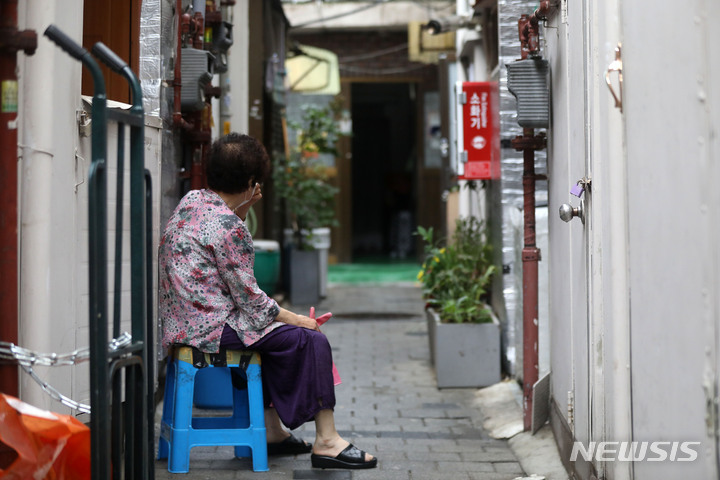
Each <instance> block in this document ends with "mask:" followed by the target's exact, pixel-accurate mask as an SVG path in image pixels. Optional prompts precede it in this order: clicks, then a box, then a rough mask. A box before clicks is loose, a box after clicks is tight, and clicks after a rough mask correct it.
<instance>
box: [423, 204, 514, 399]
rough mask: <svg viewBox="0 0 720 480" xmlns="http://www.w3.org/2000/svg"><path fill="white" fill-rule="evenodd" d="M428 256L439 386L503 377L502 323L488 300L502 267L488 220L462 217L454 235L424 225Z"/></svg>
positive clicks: (427, 291) (427, 294)
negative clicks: (439, 234)
mask: <svg viewBox="0 0 720 480" xmlns="http://www.w3.org/2000/svg"><path fill="white" fill-rule="evenodd" d="M417 234H418V235H419V236H420V237H421V238H422V239H423V241H424V243H425V259H424V262H423V265H422V269H421V270H420V272H419V273H418V280H420V281H421V282H422V285H423V297H424V299H425V301H426V314H427V319H428V334H429V338H430V352H431V360H432V362H433V364H434V365H435V370H436V374H437V384H438V387H441V388H442V387H481V386H487V385H491V384H493V383H496V382H498V381H499V380H500V324H499V321H498V320H497V317H496V316H495V315H494V314H493V312H492V309H491V308H490V306H489V305H488V301H489V295H490V291H489V287H490V284H491V280H492V276H493V275H494V274H495V271H496V268H495V266H494V265H493V264H492V255H491V254H492V247H491V245H490V244H489V243H488V242H487V234H486V230H485V226H484V224H483V223H482V222H481V221H480V220H478V219H477V218H475V217H469V218H462V219H458V220H457V223H456V230H455V233H454V234H453V236H452V238H451V240H450V241H445V242H443V241H439V240H436V239H435V238H434V231H433V229H432V228H429V229H425V228H423V227H418V229H417Z"/></svg>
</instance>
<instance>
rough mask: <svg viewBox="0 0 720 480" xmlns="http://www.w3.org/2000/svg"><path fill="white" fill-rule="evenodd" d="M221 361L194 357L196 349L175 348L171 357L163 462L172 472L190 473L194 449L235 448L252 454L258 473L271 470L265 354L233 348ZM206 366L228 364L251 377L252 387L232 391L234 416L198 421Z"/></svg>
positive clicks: (161, 449)
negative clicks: (197, 389) (195, 412)
mask: <svg viewBox="0 0 720 480" xmlns="http://www.w3.org/2000/svg"><path fill="white" fill-rule="evenodd" d="M217 357H218V356H217V355H214V356H211V355H210V354H207V353H206V354H202V353H200V352H199V351H198V350H195V357H194V358H193V348H192V347H175V348H174V349H173V350H172V352H171V354H170V355H169V356H168V366H167V375H166V377H165V396H164V402H163V415H162V422H161V425H160V441H159V448H158V459H161V458H167V459H168V471H169V472H171V473H187V472H188V471H189V470H190V449H191V448H192V447H199V446H208V445H233V446H235V456H236V457H250V456H251V457H252V462H253V470H254V471H256V472H266V471H268V458H267V438H266V434H265V412H264V405H263V394H262V380H261V378H262V377H261V373H260V354H259V353H257V352H253V351H250V350H247V351H243V350H227V351H226V352H225V356H224V357H225V358H223V359H221V360H220V361H219V362H218V358H217ZM195 365H198V366H197V367H196V366H195ZM205 365H207V367H208V368H214V367H213V365H216V366H227V367H229V368H230V369H231V370H232V371H234V372H235V373H238V374H240V375H241V376H242V377H243V378H245V379H246V381H247V388H246V389H240V388H233V389H232V390H233V414H232V416H230V417H199V418H193V416H192V409H193V389H194V382H195V374H196V373H197V372H198V370H199V367H200V366H205Z"/></svg>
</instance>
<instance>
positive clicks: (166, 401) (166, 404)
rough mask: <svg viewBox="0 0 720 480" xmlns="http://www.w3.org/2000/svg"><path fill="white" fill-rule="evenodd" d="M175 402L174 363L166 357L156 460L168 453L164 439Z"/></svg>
mask: <svg viewBox="0 0 720 480" xmlns="http://www.w3.org/2000/svg"><path fill="white" fill-rule="evenodd" d="M174 400H175V361H174V360H173V358H172V357H168V362H167V370H166V372H165V393H164V394H163V413H162V419H161V420H160V438H159V439H158V456H157V458H158V460H159V459H163V458H167V457H168V453H169V446H168V441H167V439H166V438H165V435H167V434H168V433H167V430H168V428H169V426H170V425H171V423H172V415H173V405H174V403H175V402H174Z"/></svg>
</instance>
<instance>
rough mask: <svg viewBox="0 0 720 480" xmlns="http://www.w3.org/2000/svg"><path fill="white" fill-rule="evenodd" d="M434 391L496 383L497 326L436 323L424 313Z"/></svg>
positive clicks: (435, 318)
mask: <svg viewBox="0 0 720 480" xmlns="http://www.w3.org/2000/svg"><path fill="white" fill-rule="evenodd" d="M426 316H427V322H428V336H429V339H430V358H431V360H432V363H433V365H435V372H436V374H437V386H438V388H453V387H475V388H477V387H486V386H488V385H493V384H495V383H497V382H499V381H500V322H499V321H498V320H497V318H495V316H494V315H493V323H440V317H439V316H438V315H437V313H435V311H434V310H432V309H427V310H426Z"/></svg>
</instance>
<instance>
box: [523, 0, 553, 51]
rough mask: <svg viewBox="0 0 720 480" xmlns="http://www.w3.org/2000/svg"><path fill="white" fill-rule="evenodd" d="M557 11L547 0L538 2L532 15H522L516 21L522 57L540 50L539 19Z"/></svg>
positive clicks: (543, 18) (545, 18)
mask: <svg viewBox="0 0 720 480" xmlns="http://www.w3.org/2000/svg"><path fill="white" fill-rule="evenodd" d="M556 11H557V6H556V5H555V4H554V3H551V2H550V1H549V0H544V1H542V2H540V5H539V6H538V8H537V9H536V10H535V11H534V12H533V14H532V15H530V16H527V15H522V16H521V17H520V20H519V21H518V30H519V34H520V52H521V55H522V59H523V60H524V59H526V58H527V56H528V55H529V54H532V55H535V54H537V53H538V52H539V51H540V21H541V20H547V19H548V18H550V17H551V16H552V15H553V14H554V13H555V12H556Z"/></svg>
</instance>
